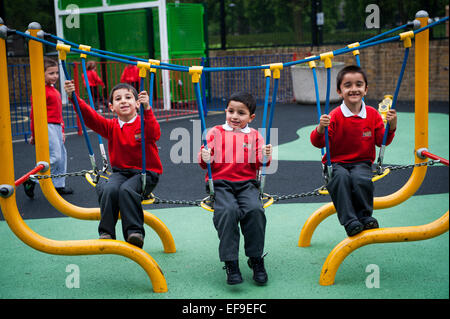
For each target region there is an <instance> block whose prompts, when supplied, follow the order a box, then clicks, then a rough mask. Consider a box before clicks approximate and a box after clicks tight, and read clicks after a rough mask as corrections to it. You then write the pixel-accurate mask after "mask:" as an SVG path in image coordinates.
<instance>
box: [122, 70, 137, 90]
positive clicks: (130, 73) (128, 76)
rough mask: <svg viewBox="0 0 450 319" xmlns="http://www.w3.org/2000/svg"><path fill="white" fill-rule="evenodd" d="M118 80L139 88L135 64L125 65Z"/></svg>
mask: <svg viewBox="0 0 450 319" xmlns="http://www.w3.org/2000/svg"><path fill="white" fill-rule="evenodd" d="M120 82H122V83H128V84H130V85H131V86H133V87H134V88H135V89H136V90H139V68H138V67H137V66H136V65H127V66H126V67H125V69H123V72H122V75H121V76H120Z"/></svg>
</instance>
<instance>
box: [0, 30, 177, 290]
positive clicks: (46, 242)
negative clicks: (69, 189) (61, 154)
mask: <svg viewBox="0 0 450 319" xmlns="http://www.w3.org/2000/svg"><path fill="white" fill-rule="evenodd" d="M1 28H2V30H1V37H0V78H1V79H2V83H4V85H3V86H2V88H1V90H2V91H1V100H0V119H1V121H2V123H4V125H2V127H1V129H0V132H1V135H0V136H1V137H2V139H4V140H3V141H2V143H0V144H1V145H0V153H1V154H2V157H3V160H2V162H3V163H4V165H5V174H2V177H1V181H0V185H1V187H0V189H1V194H2V197H1V198H0V205H1V207H2V212H3V215H4V217H5V220H6V221H7V223H8V225H9V227H10V228H11V230H12V231H13V232H14V233H15V234H16V236H17V237H18V238H20V239H21V240H22V241H23V242H25V243H26V244H27V245H29V246H31V247H32V248H34V249H37V250H39V251H42V252H46V253H49V254H57V255H93V254H118V255H122V256H125V257H128V258H130V259H132V260H134V261H135V262H137V263H138V264H139V265H140V266H141V267H143V268H144V270H145V271H146V273H147V274H148V276H149V277H150V280H151V282H152V285H153V291H155V292H166V291H167V284H166V281H165V278H164V276H163V274H162V271H161V269H160V268H159V266H158V264H157V263H156V261H155V260H154V259H153V258H152V257H151V256H150V255H149V254H148V253H147V252H145V251H144V250H142V249H138V248H136V247H135V246H133V245H131V244H128V243H125V242H121V241H114V240H76V241H73V240H72V241H56V240H51V239H48V238H45V237H42V236H40V235H39V234H37V233H35V232H34V231H33V230H31V229H30V228H29V227H28V226H27V225H26V223H25V222H24V221H23V219H22V218H21V216H20V213H19V212H18V208H17V205H16V199H15V194H14V187H13V186H12V185H14V183H15V182H14V164H13V163H14V162H13V151H12V135H11V119H10V115H9V90H8V84H7V83H8V78H7V64H6V46H5V38H6V34H7V30H6V27H5V26H3V25H1ZM29 32H30V34H31V35H32V36H38V33H39V32H40V27H39V28H38V27H37V25H36V24H32V25H30V29H29ZM29 48H30V66H31V73H32V92H33V96H34V103H35V105H36V110H38V112H35V114H36V118H35V121H36V124H35V125H36V161H37V162H45V163H49V162H50V159H49V157H50V155H49V149H48V135H47V129H46V121H47V114H46V101H45V88H44V73H43V70H44V67H43V49H42V44H41V43H39V42H37V41H30V42H29ZM47 165H48V164H47ZM39 169H42V168H41V167H39ZM41 172H42V171H41ZM40 186H41V189H42V192H43V193H44V195H45V196H46V198H47V200H48V201H49V202H50V203H51V204H52V205H53V206H54V207H55V208H56V209H58V210H59V211H60V212H62V213H65V214H66V215H68V216H71V217H74V218H79V219H87V220H92V219H94V220H95V219H99V217H100V212H99V209H98V208H95V209H94V208H82V207H77V206H74V205H71V204H70V203H68V202H66V201H64V200H63V199H62V198H61V197H60V196H59V194H58V193H57V192H56V190H55V187H54V186H53V183H52V182H51V180H50V179H44V180H41V181H40ZM144 219H145V222H146V223H147V224H148V225H149V226H150V227H152V228H154V229H155V230H156V231H157V233H158V235H159V236H160V238H161V239H162V241H163V244H164V247H165V251H166V252H175V246H174V243H173V239H172V236H171V234H170V232H169V231H168V229H167V227H166V226H165V225H164V224H163V223H162V222H161V221H160V220H159V219H158V218H156V217H155V216H152V215H151V214H149V213H146V214H144Z"/></svg>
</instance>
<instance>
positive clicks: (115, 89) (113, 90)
mask: <svg viewBox="0 0 450 319" xmlns="http://www.w3.org/2000/svg"><path fill="white" fill-rule="evenodd" d="M120 89H127V90H128V91H130V92H131V93H133V95H134V98H135V99H136V101H137V99H138V93H137V91H136V89H135V88H134V87H133V86H131V85H129V84H128V83H119V84H117V85H116V86H114V87H113V88H112V89H111V92H110V93H109V103H112V100H113V95H114V92H115V91H117V90H120Z"/></svg>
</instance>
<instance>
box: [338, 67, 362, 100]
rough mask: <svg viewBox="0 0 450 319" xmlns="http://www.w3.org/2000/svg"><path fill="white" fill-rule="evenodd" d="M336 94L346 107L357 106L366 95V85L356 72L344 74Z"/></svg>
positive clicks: (360, 75)
mask: <svg viewBox="0 0 450 319" xmlns="http://www.w3.org/2000/svg"><path fill="white" fill-rule="evenodd" d="M337 92H338V94H339V96H340V97H342V98H343V99H344V103H345V105H347V106H348V107H352V106H359V105H360V104H361V101H362V98H363V97H364V95H366V94H367V84H366V81H364V77H363V75H362V74H361V73H357V72H352V73H347V74H345V75H344V77H343V78H342V82H341V85H340V86H339V90H338V91H337Z"/></svg>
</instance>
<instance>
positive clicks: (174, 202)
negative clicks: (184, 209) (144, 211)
mask: <svg viewBox="0 0 450 319" xmlns="http://www.w3.org/2000/svg"><path fill="white" fill-rule="evenodd" d="M153 198H154V199H155V201H154V202H153V203H152V204H172V205H189V206H200V203H201V202H202V200H201V199H197V200H182V199H175V200H172V199H162V198H159V197H156V196H154V197H153Z"/></svg>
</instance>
